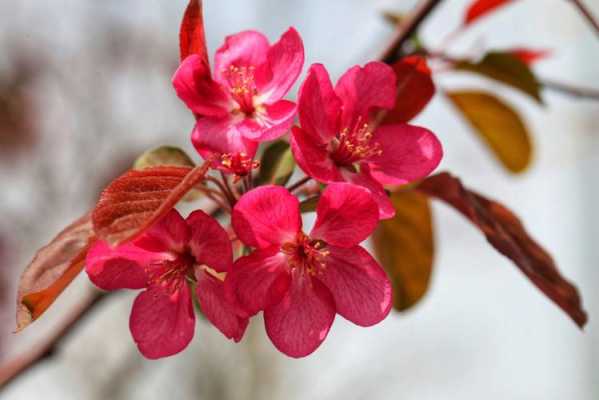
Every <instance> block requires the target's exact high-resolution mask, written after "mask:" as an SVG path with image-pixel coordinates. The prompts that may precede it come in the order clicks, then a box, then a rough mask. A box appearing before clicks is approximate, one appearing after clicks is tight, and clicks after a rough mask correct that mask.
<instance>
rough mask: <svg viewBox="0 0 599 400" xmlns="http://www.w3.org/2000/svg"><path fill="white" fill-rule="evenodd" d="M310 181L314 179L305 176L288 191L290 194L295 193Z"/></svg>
mask: <svg viewBox="0 0 599 400" xmlns="http://www.w3.org/2000/svg"><path fill="white" fill-rule="evenodd" d="M310 179H312V178H311V177H309V176H305V177H303V178H302V179H300V180H299V181H297V182H295V183H294V184H293V185H291V186H289V187H288V188H287V190H289V191H290V192H293V191H294V190H295V189H297V188H299V187H300V186H302V185H303V184H304V183H306V182H308V181H309V180H310Z"/></svg>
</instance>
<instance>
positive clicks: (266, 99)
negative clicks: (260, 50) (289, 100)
mask: <svg viewBox="0 0 599 400" xmlns="http://www.w3.org/2000/svg"><path fill="white" fill-rule="evenodd" d="M303 66H304V44H303V42H302V38H301V37H300V35H299V33H297V31H296V30H295V29H294V28H289V29H288V30H287V32H285V33H284V34H283V35H281V38H280V39H279V41H278V42H276V43H275V44H273V45H272V46H271V47H270V48H269V49H268V55H267V57H266V62H265V63H264V64H263V65H261V66H260V68H259V69H258V70H257V71H256V85H257V86H258V92H259V96H260V100H261V102H263V103H272V102H274V101H277V100H280V99H282V98H283V96H285V95H286V94H287V92H288V91H289V89H290V88H291V86H293V84H294V83H295V81H296V80H297V77H298V76H299V74H300V73H301V72H302V67H303Z"/></svg>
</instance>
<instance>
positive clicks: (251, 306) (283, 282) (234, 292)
mask: <svg viewBox="0 0 599 400" xmlns="http://www.w3.org/2000/svg"><path fill="white" fill-rule="evenodd" d="M289 279H290V276H289V272H288V269H287V259H286V257H285V255H284V254H283V253H281V252H279V248H278V246H272V247H270V248H268V249H259V250H256V251H254V252H253V253H251V254H250V255H247V256H244V257H241V258H239V259H238V260H237V261H235V264H233V268H232V269H231V271H230V272H229V273H228V274H227V277H226V278H225V290H226V292H227V298H228V299H229V302H230V303H233V304H239V305H240V306H241V307H242V308H243V309H244V310H245V311H246V312H247V313H248V314H249V315H254V314H256V313H257V312H258V311H261V310H264V309H265V308H266V307H269V306H271V305H273V304H276V303H278V302H279V301H280V300H281V298H282V296H283V295H284V294H285V293H286V291H287V288H288V287H289Z"/></svg>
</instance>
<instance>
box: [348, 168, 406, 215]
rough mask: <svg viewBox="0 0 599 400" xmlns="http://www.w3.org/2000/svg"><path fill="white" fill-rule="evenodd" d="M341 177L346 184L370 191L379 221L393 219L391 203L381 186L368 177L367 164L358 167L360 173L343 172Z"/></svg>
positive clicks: (393, 209)
mask: <svg viewBox="0 0 599 400" xmlns="http://www.w3.org/2000/svg"><path fill="white" fill-rule="evenodd" d="M343 177H344V178H345V180H346V181H347V182H351V183H353V184H355V185H360V186H363V187H365V188H366V189H368V190H370V193H371V194H372V198H373V199H374V201H375V202H376V204H377V205H378V206H379V219H387V218H393V216H394V215H395V208H394V207H393V203H391V200H389V196H388V195H387V193H386V192H385V189H384V188H383V186H382V185H381V184H380V183H379V182H378V181H376V180H375V179H374V178H373V177H372V176H371V175H370V170H369V168H368V164H362V165H360V173H353V172H348V171H344V173H343Z"/></svg>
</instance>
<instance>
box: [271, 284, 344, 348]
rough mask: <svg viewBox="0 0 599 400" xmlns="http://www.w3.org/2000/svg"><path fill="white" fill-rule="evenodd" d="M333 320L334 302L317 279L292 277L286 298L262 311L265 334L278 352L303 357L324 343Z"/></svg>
mask: <svg viewBox="0 0 599 400" xmlns="http://www.w3.org/2000/svg"><path fill="white" fill-rule="evenodd" d="M334 319H335V302H334V300H333V298H332V296H331V293H330V292H329V290H328V289H327V288H326V287H324V285H323V284H322V283H320V282H319V281H318V280H316V279H311V278H309V277H307V276H294V277H293V278H292V281H291V285H290V287H289V290H288V292H287V294H286V296H285V297H283V299H282V300H281V301H280V302H279V303H278V304H276V305H274V306H271V307H268V308H267V309H266V310H265V311H264V324H265V326H266V333H267V334H268V337H270V340H271V341H272V343H273V344H274V345H275V347H276V348H277V349H279V351H281V352H282V353H285V354H287V355H288V356H290V357H296V358H297V357H305V356H307V355H309V354H311V353H312V352H313V351H314V350H316V349H317V348H318V346H320V344H321V343H322V342H323V341H324V339H325V338H326V336H327V334H328V333H329V329H330V328H331V325H332V324H333V320H334Z"/></svg>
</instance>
